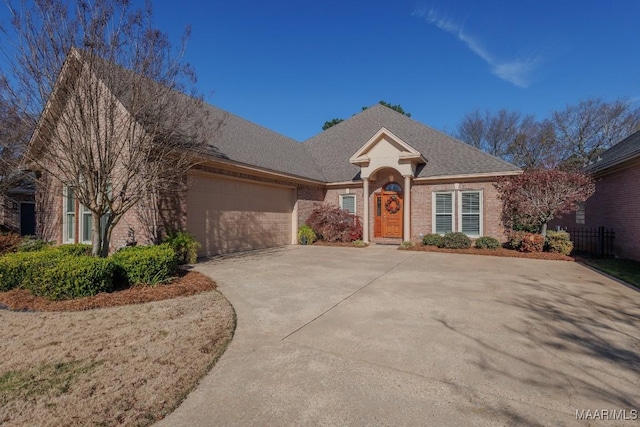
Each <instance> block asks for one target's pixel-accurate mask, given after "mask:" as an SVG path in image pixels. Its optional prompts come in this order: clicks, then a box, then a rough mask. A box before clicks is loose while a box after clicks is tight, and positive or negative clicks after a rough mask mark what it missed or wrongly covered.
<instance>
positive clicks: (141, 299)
mask: <svg viewBox="0 0 640 427" xmlns="http://www.w3.org/2000/svg"><path fill="white" fill-rule="evenodd" d="M212 289H216V282H214V281H213V280H211V279H209V278H208V277H206V276H205V275H203V274H200V273H197V272H195V271H188V272H182V273H181V274H180V276H179V277H177V278H176V279H174V280H173V281H171V282H170V283H167V284H161V285H156V286H136V287H132V288H128V289H124V290H120V291H116V292H110V293H100V294H98V295H94V296H91V297H83V298H77V299H73V300H64V301H50V300H48V299H46V298H42V297H36V296H33V295H32V294H31V292H29V291H27V290H25V289H13V290H10V291H8V292H0V308H4V309H9V310H15V311H82V310H91V309H94V308H104V307H115V306H120V305H128V304H140V303H145V302H151V301H161V300H166V299H171V298H176V297H180V296H187V295H194V294H197V293H200V292H205V291H209V290H212Z"/></svg>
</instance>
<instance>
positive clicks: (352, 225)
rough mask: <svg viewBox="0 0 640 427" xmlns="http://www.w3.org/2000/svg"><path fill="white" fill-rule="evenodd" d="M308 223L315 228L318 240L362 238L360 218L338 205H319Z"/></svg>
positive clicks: (337, 240)
mask: <svg viewBox="0 0 640 427" xmlns="http://www.w3.org/2000/svg"><path fill="white" fill-rule="evenodd" d="M306 224H307V225H308V226H310V227H311V228H313V231H314V232H315V233H316V236H317V237H318V240H324V241H326V242H353V241H354V240H360V239H362V224H361V223H360V218H358V217H357V216H354V215H351V214H350V213H349V212H347V211H345V210H342V209H340V208H339V207H337V206H331V205H327V204H321V205H317V206H316V207H315V209H314V210H313V212H311V215H309V218H308V219H307V221H306Z"/></svg>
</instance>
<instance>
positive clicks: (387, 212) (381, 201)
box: [373, 184, 404, 238]
mask: <svg viewBox="0 0 640 427" xmlns="http://www.w3.org/2000/svg"><path fill="white" fill-rule="evenodd" d="M395 186H397V187H399V186H398V185H397V184H395ZM387 187H388V186H385V190H383V191H382V192H381V193H376V194H374V207H375V208H374V212H375V215H374V216H375V221H374V230H373V235H374V237H397V238H402V218H403V217H404V215H403V209H404V203H403V198H402V193H401V192H398V191H386V188H387Z"/></svg>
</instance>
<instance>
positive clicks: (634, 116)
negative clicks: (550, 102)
mask: <svg viewBox="0 0 640 427" xmlns="http://www.w3.org/2000/svg"><path fill="white" fill-rule="evenodd" d="M552 122H553V125H554V127H555V134H556V146H557V148H558V150H560V151H561V152H562V154H563V157H564V159H565V160H566V161H568V162H569V163H571V164H573V165H575V166H577V167H581V166H583V165H584V164H585V163H588V162H590V161H593V160H595V159H596V158H597V157H598V155H599V154H600V153H601V152H602V151H604V150H606V149H607V148H609V147H611V146H612V145H614V144H616V143H617V142H619V141H621V140H622V139H624V138H625V137H627V136H628V135H630V134H632V133H633V132H635V131H637V130H638V129H640V108H633V107H632V104H631V102H630V101H628V100H625V99H618V100H616V101H613V102H610V103H608V102H604V101H603V100H602V99H599V98H589V99H586V100H583V101H580V102H579V103H578V104H577V105H568V106H567V107H566V108H565V109H564V110H562V111H555V112H553V113H552Z"/></svg>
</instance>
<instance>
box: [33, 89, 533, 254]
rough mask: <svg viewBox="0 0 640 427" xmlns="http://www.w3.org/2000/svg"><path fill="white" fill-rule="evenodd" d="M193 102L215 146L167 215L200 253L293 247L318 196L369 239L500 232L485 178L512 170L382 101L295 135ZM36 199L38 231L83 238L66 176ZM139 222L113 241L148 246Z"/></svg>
mask: <svg viewBox="0 0 640 427" xmlns="http://www.w3.org/2000/svg"><path fill="white" fill-rule="evenodd" d="M122 104H123V108H124V109H125V110H126V102H125V101H122ZM202 108H206V109H208V113H209V114H208V117H209V120H211V121H212V122H216V123H222V124H221V126H220V127H219V129H218V131H217V132H216V133H215V137H214V138H212V140H211V142H210V146H211V151H212V152H213V153H215V154H212V155H208V156H206V157H203V158H202V162H201V163H200V164H199V165H198V166H197V167H194V168H192V169H191V170H190V171H189V173H188V177H187V191H186V194H185V195H184V197H183V198H182V200H181V201H180V202H179V203H176V204H174V205H173V207H172V208H168V210H167V212H165V214H168V215H169V216H171V215H173V216H174V217H175V226H176V227H181V228H185V229H186V230H188V231H189V232H191V233H192V234H193V235H194V236H195V237H196V238H197V240H198V241H199V242H200V243H201V244H202V250H201V255H205V256H211V255H215V254H218V253H226V252H234V251H240V250H248V249H256V248H264V247H271V246H278V245H286V244H295V243H296V231H297V229H298V227H299V225H302V224H303V223H304V222H305V220H306V219H307V218H308V216H309V214H310V213H311V211H312V209H313V207H314V205H315V204H317V203H321V202H325V203H331V204H334V205H338V206H340V207H342V208H343V209H346V210H349V211H350V212H352V213H353V214H354V215H357V216H359V217H360V218H361V220H362V223H363V225H364V236H363V238H364V240H365V241H367V242H369V241H373V242H377V241H378V242H397V243H400V242H401V241H403V240H413V241H418V240H419V239H420V236H421V235H423V234H427V233H436V232H437V233H444V232H447V231H462V232H464V233H466V234H468V235H469V236H470V237H479V236H482V235H488V236H493V237H496V238H498V239H501V240H504V235H503V227H502V225H501V223H500V204H499V201H498V199H497V193H496V190H495V188H494V186H493V184H494V182H495V181H496V179H497V177H499V176H504V175H513V174H518V173H521V170H520V169H519V168H517V167H516V166H514V165H512V164H509V163H507V162H504V161H502V160H500V159H498V158H496V157H494V156H491V155H489V154H487V153H484V152H482V151H480V150H477V149H475V148H473V147H471V146H470V145H467V144H465V143H463V142H461V141H458V140H456V139H454V138H451V137H450V136H447V135H445V134H443V133H441V132H438V131H436V130H434V129H431V128H429V127H427V126H425V125H423V124H421V123H419V122H417V121H415V120H412V119H410V118H408V117H406V116H404V115H402V114H400V113H397V112H396V111H394V110H391V109H389V108H387V107H385V106H382V105H374V106H372V107H370V108H368V109H366V110H364V111H362V112H361V113H359V114H357V115H355V116H353V117H352V118H350V119H348V120H346V121H344V122H342V123H340V124H338V125H336V126H334V127H332V128H330V129H328V130H326V131H324V132H322V133H320V134H319V135H317V136H315V137H313V138H310V139H309V140H307V141H304V142H303V143H300V142H298V141H295V140H293V139H290V138H287V137H285V136H283V135H280V134H278V133H276V132H273V131H270V130H268V129H265V128H263V127H261V126H259V125H256V124H254V123H251V122H249V121H247V120H244V119H242V118H240V117H238V116H235V115H233V114H230V113H228V112H225V111H223V110H220V109H218V108H216V107H213V106H211V105H205V106H204V107H202ZM364 195H366V197H365V196H364ZM38 200H39V210H46V209H48V210H49V211H50V213H49V214H48V215H45V217H46V218H48V219H47V220H45V221H43V223H42V224H41V230H42V233H43V234H46V233H45V230H47V233H48V235H47V237H49V238H51V239H53V240H55V241H57V242H58V243H65V242H79V241H88V240H89V239H90V233H88V230H87V227H88V226H87V219H86V212H85V211H83V209H82V207H81V206H80V205H79V204H78V203H77V201H76V200H74V198H73V194H71V193H69V192H68V190H65V187H64V186H63V183H50V185H49V186H47V187H44V188H42V189H40V190H39V196H38ZM144 228H145V227H144V224H142V223H141V219H140V215H137V214H136V212H135V211H132V212H131V213H130V214H128V215H126V216H125V218H124V219H123V220H122V221H121V222H120V223H119V224H118V226H117V227H116V230H115V231H114V234H113V238H112V247H113V248H117V247H119V246H122V245H124V244H125V243H126V241H127V239H131V238H132V236H135V240H137V241H138V243H147V241H148V238H147V237H145V233H144Z"/></svg>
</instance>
